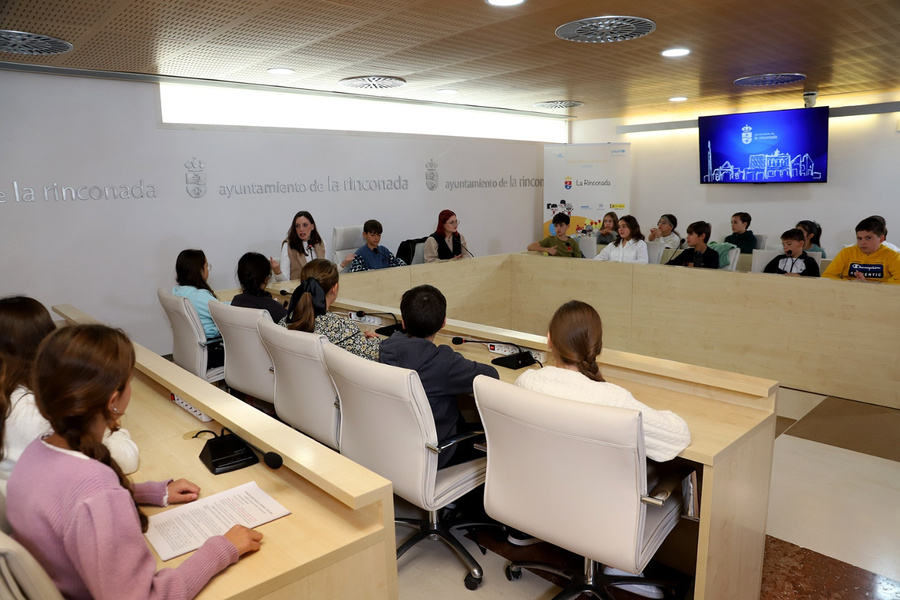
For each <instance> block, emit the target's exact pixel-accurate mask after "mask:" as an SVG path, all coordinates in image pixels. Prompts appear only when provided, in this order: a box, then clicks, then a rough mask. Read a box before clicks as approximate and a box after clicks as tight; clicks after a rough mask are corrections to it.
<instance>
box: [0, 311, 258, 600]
mask: <svg viewBox="0 0 900 600" xmlns="http://www.w3.org/2000/svg"><path fill="white" fill-rule="evenodd" d="M133 367H134V348H133V346H132V345H131V342H130V341H129V340H128V337H127V336H126V335H125V334H124V333H123V332H122V331H120V330H116V329H111V328H109V327H106V326H103V325H74V326H70V327H65V328H63V329H59V330H57V331H55V332H53V333H52V334H50V336H48V337H47V338H46V339H45V341H44V343H43V344H42V345H41V347H40V349H39V351H38V355H37V358H36V361H35V366H34V378H33V381H34V394H35V401H36V403H37V406H38V408H39V410H40V411H41V414H42V415H43V416H44V418H46V419H47V420H48V421H49V422H50V425H51V427H52V430H53V432H52V433H51V434H50V435H48V436H47V437H44V438H43V439H37V440H35V441H34V442H32V443H31V444H30V445H29V446H28V447H27V448H26V449H25V452H24V453H23V454H22V457H21V458H20V459H19V462H18V463H17V464H16V467H15V469H14V470H13V473H12V476H11V477H10V479H9V484H8V488H7V501H6V502H7V503H6V510H7V517H8V518H9V521H10V524H11V525H12V527H13V536H14V537H15V538H16V539H17V540H18V541H19V543H21V544H22V545H23V546H25V547H26V548H27V549H28V551H29V552H31V554H32V555H33V556H34V557H35V558H36V559H37V561H38V562H39V563H40V564H41V565H42V566H43V567H44V569H45V570H46V571H47V572H48V573H49V575H50V577H51V578H52V579H53V581H54V583H56V585H57V587H58V588H59V590H60V591H61V592H62V594H63V596H65V597H66V598H73V599H82V598H84V599H90V598H94V599H96V600H107V599H110V600H111V599H116V600H125V599H128V600H147V599H151V598H152V599H162V598H178V599H189V598H193V597H194V596H196V595H197V593H198V592H199V591H200V590H201V589H202V588H203V586H204V585H206V583H207V582H208V581H209V580H210V579H211V578H212V577H213V576H214V575H215V574H216V573H218V572H219V571H221V570H223V569H225V568H226V567H227V566H228V565H230V564H232V563H234V562H237V560H238V557H239V556H241V555H242V554H244V553H245V552H249V551H253V550H257V549H259V541H260V539H262V534H260V533H258V532H256V531H253V530H252V529H248V528H246V527H243V526H240V525H236V526H235V527H233V528H231V529H230V530H229V531H228V532H227V533H226V534H225V535H223V536H216V537H212V538H210V539H208V540H207V541H206V542H205V543H204V544H203V546H201V547H200V549H199V550H197V551H196V552H195V553H194V554H193V555H192V556H191V557H190V558H188V559H187V560H186V561H184V562H183V563H182V564H181V565H180V566H179V567H178V568H176V569H162V570H161V571H159V572H157V571H156V561H155V559H154V558H153V555H152V554H151V552H150V550H149V548H148V547H147V544H146V542H145V541H144V537H143V535H142V531H145V530H146V528H147V517H146V516H145V515H143V514H142V513H141V512H140V510H139V509H138V507H137V504H138V503H146V504H156V505H159V506H164V505H166V504H167V503H169V502H171V503H176V502H190V501H192V500H196V499H197V496H198V493H199V491H200V489H199V488H198V487H197V486H196V485H194V484H193V483H191V482H189V481H186V480H184V479H179V480H177V481H171V480H170V481H168V482H148V483H139V484H133V485H132V484H131V482H129V481H128V480H127V479H126V478H125V476H124V475H123V474H122V471H121V470H120V469H119V466H118V465H117V464H116V462H115V461H114V460H113V459H112V458H110V454H109V450H108V449H107V448H106V447H105V446H104V445H103V444H102V443H101V440H102V439H103V435H104V433H105V431H106V430H107V429H109V428H111V427H115V423H116V419H118V418H119V417H120V416H121V415H122V414H123V413H124V412H125V410H126V409H127V408H128V403H129V401H130V399H131V372H132V369H133Z"/></svg>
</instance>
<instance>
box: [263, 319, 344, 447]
mask: <svg viewBox="0 0 900 600" xmlns="http://www.w3.org/2000/svg"><path fill="white" fill-rule="evenodd" d="M256 326H257V328H258V329H259V337H260V338H261V339H262V343H263V345H264V346H265V347H266V351H267V352H268V353H269V357H270V358H271V359H272V364H273V365H274V366H275V413H276V414H277V415H278V418H279V419H281V420H282V421H284V422H285V423H287V424H288V425H290V426H291V427H293V428H295V429H297V430H299V431H301V432H303V433H305V434H306V435H308V436H309V437H311V438H313V439H315V440H317V441H319V442H321V443H323V444H325V445H326V446H328V447H330V448H334V449H335V450H338V449H339V448H340V437H339V436H340V431H341V409H340V398H339V397H338V395H337V391H336V390H335V389H334V383H333V382H332V381H331V376H330V375H329V374H328V371H327V370H326V369H325V362H324V360H325V359H324V355H323V350H322V347H323V346H324V345H325V344H327V343H328V339H327V338H326V337H325V336H324V335H316V334H313V333H306V332H304V331H291V330H289V329H287V328H285V327H282V326H281V325H276V324H275V323H273V322H272V321H270V320H267V319H259V320H258V321H257V323H256Z"/></svg>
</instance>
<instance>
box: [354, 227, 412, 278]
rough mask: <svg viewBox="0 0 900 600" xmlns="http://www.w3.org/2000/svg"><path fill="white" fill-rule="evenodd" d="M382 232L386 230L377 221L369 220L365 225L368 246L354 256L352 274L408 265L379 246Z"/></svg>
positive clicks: (364, 231) (364, 234) (364, 233)
mask: <svg viewBox="0 0 900 600" xmlns="http://www.w3.org/2000/svg"><path fill="white" fill-rule="evenodd" d="M382 231H384V229H383V228H382V227H381V223H379V222H378V221H376V220H375V219H369V220H368V221H366V222H365V223H363V237H364V238H365V239H366V245H365V246H363V247H361V248H360V249H359V250H357V251H356V254H354V255H353V262H352V263H350V272H351V273H356V272H358V271H371V270H372V269H387V268H389V267H405V266H406V263H405V262H403V261H402V260H400V259H399V258H397V257H396V256H394V254H393V253H392V252H391V251H390V250H388V249H387V248H385V247H384V246H379V243H380V242H381V233H382ZM347 258H350V256H349V255H348V256H347V257H346V258H345V259H344V260H345V261H346V260H347ZM341 264H342V265H343V264H344V263H341Z"/></svg>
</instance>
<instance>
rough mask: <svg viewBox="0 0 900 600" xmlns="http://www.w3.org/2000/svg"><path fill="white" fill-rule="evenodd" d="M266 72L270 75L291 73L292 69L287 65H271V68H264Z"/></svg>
mask: <svg viewBox="0 0 900 600" xmlns="http://www.w3.org/2000/svg"><path fill="white" fill-rule="evenodd" d="M266 73H269V74H271V75H293V74H294V70H293V69H288V68H287V67H272V68H271V69H266Z"/></svg>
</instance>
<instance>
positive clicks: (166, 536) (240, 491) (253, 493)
mask: <svg viewBox="0 0 900 600" xmlns="http://www.w3.org/2000/svg"><path fill="white" fill-rule="evenodd" d="M289 514H291V511H289V510H287V509H286V508H285V507H283V506H281V505H280V504H279V503H278V502H276V501H275V499H274V498H272V496H270V495H269V494H267V493H265V492H264V491H262V490H261V489H260V488H259V486H257V485H256V482H255V481H251V482H249V483H245V484H244V485H240V486H238V487H236V488H232V489H230V490H227V491H224V492H219V493H218V494H213V495H212V496H208V497H206V498H200V499H198V500H195V501H194V502H189V503H187V504H182V505H180V506H178V507H177V508H173V509H171V510H167V511H165V512H162V513H160V514H158V515H153V516H152V517H150V527H149V528H148V529H147V533H146V534H145V535H146V536H147V540H148V541H149V542H150V544H151V545H152V546H153V549H154V550H156V553H157V554H159V557H160V558H161V559H162V560H171V559H173V558H175V557H176V556H181V555H182V554H185V553H186V552H191V551H192V550H196V549H197V548H199V547H200V546H202V545H203V542H205V541H206V540H207V539H209V538H211V537H213V536H214V535H222V534H223V533H225V532H227V531H228V530H229V529H231V528H232V527H233V526H234V525H245V526H247V527H250V528H253V527H257V526H259V525H262V524H263V523H268V522H269V521H274V520H275V519H278V518H281V517H283V516H285V515H289Z"/></svg>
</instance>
